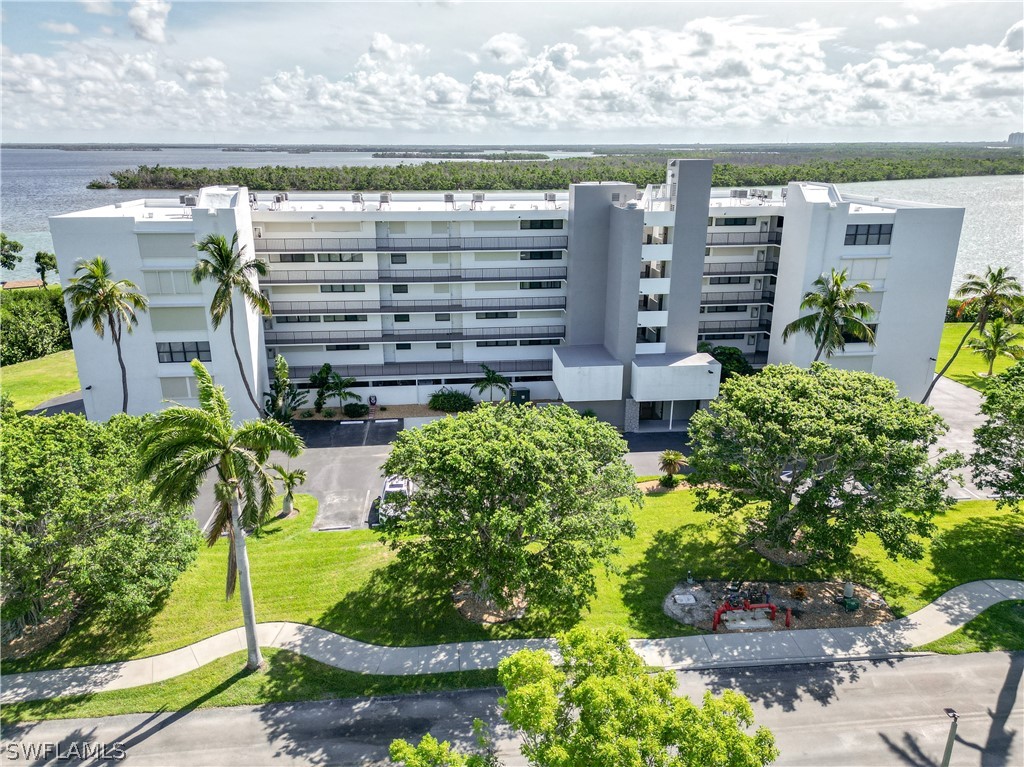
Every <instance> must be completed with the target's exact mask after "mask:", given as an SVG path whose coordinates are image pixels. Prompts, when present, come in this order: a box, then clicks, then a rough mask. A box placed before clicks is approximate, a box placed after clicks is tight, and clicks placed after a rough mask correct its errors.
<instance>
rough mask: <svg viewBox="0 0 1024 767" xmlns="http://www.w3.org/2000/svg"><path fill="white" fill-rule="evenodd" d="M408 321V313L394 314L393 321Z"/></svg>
mask: <svg viewBox="0 0 1024 767" xmlns="http://www.w3.org/2000/svg"><path fill="white" fill-rule="evenodd" d="M408 321H409V315H408V314H396V315H395V322H408Z"/></svg>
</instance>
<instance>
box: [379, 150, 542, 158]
mask: <svg viewBox="0 0 1024 767" xmlns="http://www.w3.org/2000/svg"><path fill="white" fill-rule="evenodd" d="M373 156H374V157H377V158H386V159H403V158H409V159H422V158H430V159H431V160H550V159H551V158H550V157H548V156H547V155H546V154H544V153H542V152H438V151H433V150H426V151H402V152H374V153H373Z"/></svg>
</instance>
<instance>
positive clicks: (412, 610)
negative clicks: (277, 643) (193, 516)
mask: <svg viewBox="0 0 1024 767" xmlns="http://www.w3.org/2000/svg"><path fill="white" fill-rule="evenodd" d="M297 507H298V508H299V509H300V510H301V513H300V514H299V516H297V517H296V518H295V519H291V520H284V521H276V522H273V523H272V524H270V525H268V527H267V529H266V530H265V532H264V533H262V534H261V535H260V536H258V537H255V538H253V539H251V541H250V549H249V552H250V561H251V567H252V578H253V590H254V592H255V596H256V614H257V618H258V619H259V620H260V621H275V620H288V621H296V622H299V623H306V624H310V625H314V626H320V627H323V628H326V629H330V630H332V631H336V632H338V633H340V634H344V635H346V636H350V637H353V638H356V639H360V640H363V641H366V642H373V643H378V644H392V645H419V644H432V643H435V642H448V641H458V640H476V639H486V638H507V637H517V636H550V635H551V634H553V633H555V632H557V631H559V630H562V629H565V628H567V627H569V626H570V625H572V624H574V623H577V622H579V623H583V624H585V625H588V626H592V627H607V626H621V627H623V628H625V629H626V630H627V631H628V632H629V634H630V635H631V636H636V637H654V636H672V635H682V634H686V633H688V632H689V629H687V628H686V627H684V626H681V625H679V624H677V623H675V622H673V621H671V620H669V619H668V618H666V617H665V616H664V615H663V614H662V612H661V601H662V599H663V598H664V596H665V594H666V593H667V592H668V591H669V590H670V589H671V587H672V586H673V585H674V584H675V583H676V582H678V581H679V580H681V579H683V578H685V577H686V574H687V571H692V573H693V575H694V577H695V578H730V579H731V578H757V579H767V580H776V581H786V580H806V579H815V578H826V577H828V578H837V579H838V578H845V577H846V576H847V575H848V574H849V575H851V576H852V577H854V578H856V579H857V580H860V581H862V582H865V583H867V584H869V585H871V586H874V587H875V588H878V589H879V590H880V591H881V593H882V594H883V595H884V596H885V597H886V599H887V600H888V601H889V603H890V604H891V605H892V606H893V608H894V609H895V610H896V612H897V613H898V614H904V613H907V612H912V611H913V610H916V609H918V608H919V607H921V606H923V605H924V604H926V603H928V602H930V601H931V600H933V599H934V598H935V597H937V596H939V595H940V594H942V593H943V592H945V591H946V590H948V589H949V588H951V587H953V586H955V585H957V584H959V583H963V582H966V581H971V580H977V579H982V578H1019V577H1020V576H1021V573H1022V572H1024V515H1021V514H1015V513H1012V512H1008V511H1004V512H999V511H997V510H996V508H995V503H994V502H988V501H970V502H966V503H961V504H958V505H957V506H956V508H955V509H953V510H952V511H951V512H949V513H947V514H945V515H943V516H942V517H940V518H939V519H938V520H937V522H938V525H939V531H938V533H937V535H936V537H935V538H934V540H933V541H932V542H931V545H930V546H929V548H928V551H927V554H926V556H925V558H924V559H923V560H921V561H920V562H908V561H904V560H901V561H898V562H890V561H889V560H887V559H886V558H885V557H884V556H883V555H882V553H881V549H880V546H879V544H878V542H877V541H876V540H874V539H872V538H870V537H869V538H868V539H866V540H865V541H864V542H863V543H862V544H861V545H860V546H859V547H858V548H857V557H856V564H855V566H854V568H853V570H852V571H851V572H850V573H846V572H842V573H828V572H824V571H822V570H820V569H814V568H785V567H780V566H776V565H772V564H771V563H769V562H767V561H766V560H764V559H762V558H761V557H759V556H758V555H756V554H755V553H753V552H752V551H750V550H749V549H746V548H743V547H740V546H739V545H737V544H736V543H735V541H736V534H735V532H734V531H733V532H731V531H730V530H729V528H728V527H727V526H723V523H722V522H720V521H719V520H717V519H712V518H710V517H709V516H708V515H703V514H698V513H697V512H695V511H694V510H693V496H692V494H691V493H690V492H689V491H681V492H675V493H666V494H658V495H653V496H649V497H648V498H647V503H646V505H645V506H644V508H643V509H641V510H639V511H638V512H637V527H638V531H637V537H636V538H634V539H631V540H625V541H623V543H622V554H621V555H620V556H619V557H618V559H617V565H618V569H619V572H618V573H613V574H606V573H604V572H603V571H601V572H600V573H599V574H598V587H597V590H596V592H595V594H594V598H593V599H592V600H591V603H590V605H589V607H590V609H589V611H587V610H583V611H581V612H580V614H579V615H551V614H545V613H544V612H541V611H537V610H534V614H531V615H529V616H528V617H527V618H526V619H524V620H522V621H517V622H515V623H514V624H511V625H506V626H500V627H494V628H492V629H489V630H486V629H483V628H481V627H478V626H475V625H473V624H469V623H467V622H466V621H464V620H463V619H462V618H461V617H460V616H459V615H458V614H457V613H456V612H455V610H454V609H453V608H452V605H451V598H450V591H449V584H445V583H442V582H438V581H437V580H435V579H433V578H431V577H428V576H426V575H425V574H424V573H420V572H406V571H405V570H404V568H402V567H401V566H400V565H399V563H398V562H397V561H396V559H395V556H394V554H393V552H391V551H389V550H388V549H386V548H385V547H384V546H382V545H381V544H380V543H379V542H378V541H377V538H376V535H375V534H374V533H372V532H370V531H368V530H356V531H346V532H333V533H317V532H313V531H311V530H310V525H311V523H312V520H313V517H314V514H315V508H316V503H315V500H314V499H313V498H312V497H311V496H308V495H300V496H298V498H297ZM226 554H227V543H226V541H220V542H218V544H217V545H216V546H214V547H213V548H212V549H206V548H204V549H203V550H202V551H201V553H200V556H199V559H198V561H197V563H196V564H195V565H194V566H193V567H192V568H191V569H190V570H189V571H188V572H187V573H184V574H183V575H182V576H181V577H180V578H179V579H178V581H177V583H176V584H175V587H174V590H173V592H172V593H171V595H170V596H169V597H168V598H167V600H166V601H165V603H164V604H163V605H162V606H161V608H160V609H159V610H158V611H157V612H156V614H155V615H153V616H152V617H151V618H150V619H149V620H148V621H138V622H135V623H133V624H132V625H131V626H129V627H125V626H109V625H104V624H102V623H99V622H97V621H95V620H92V619H89V618H84V619H81V620H79V621H78V623H77V624H76V625H75V626H74V627H73V628H72V630H71V631H70V632H69V633H68V634H67V635H66V636H65V637H63V638H62V639H61V640H60V641H58V642H57V643H55V644H54V645H52V646H51V647H49V648H47V649H45V650H44V651H43V652H41V653H38V654H37V655H35V656H33V657H31V658H28V659H24V660H22V661H14V662H5V663H4V671H5V672H11V671H16V670H29V669H45V668H58V667H62V666H76V665H85V664H90V663H97V662H102V661H114V660H126V659H130V658H139V657H144V656H147V655H153V654H156V653H161V652H165V651H168V650H172V649H175V648H178V647H182V646H184V645H187V644H190V643H192V642H195V641H197V640H199V639H203V638H204V637H208V636H211V635H213V634H216V633H218V632H220V631H224V630H226V629H230V628H235V627H237V626H240V625H241V623H242V618H241V610H240V608H239V604H238V600H237V597H236V598H235V599H234V600H232V601H231V602H226V601H225V600H224V564H225V560H226Z"/></svg>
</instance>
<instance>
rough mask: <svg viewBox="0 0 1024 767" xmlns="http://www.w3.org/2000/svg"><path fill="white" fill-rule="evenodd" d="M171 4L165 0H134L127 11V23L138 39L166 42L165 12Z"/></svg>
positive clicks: (167, 12)
mask: <svg viewBox="0 0 1024 767" xmlns="http://www.w3.org/2000/svg"><path fill="white" fill-rule="evenodd" d="M170 12H171V4H170V3H169V2H167V0H135V2H134V4H133V5H132V7H131V8H130V9H129V11H128V23H129V24H131V27H132V31H133V32H135V36H136V37H137V38H139V39H140V40H145V41H146V42H149V43H164V42H167V14H169V13H170Z"/></svg>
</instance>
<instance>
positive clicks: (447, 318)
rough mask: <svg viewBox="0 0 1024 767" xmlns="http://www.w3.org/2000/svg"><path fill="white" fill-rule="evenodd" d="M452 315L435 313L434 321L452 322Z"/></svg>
mask: <svg viewBox="0 0 1024 767" xmlns="http://www.w3.org/2000/svg"><path fill="white" fill-rule="evenodd" d="M451 321H452V316H451V315H450V314H435V315H434V322H451Z"/></svg>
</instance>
